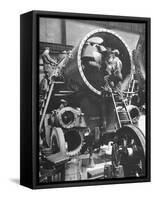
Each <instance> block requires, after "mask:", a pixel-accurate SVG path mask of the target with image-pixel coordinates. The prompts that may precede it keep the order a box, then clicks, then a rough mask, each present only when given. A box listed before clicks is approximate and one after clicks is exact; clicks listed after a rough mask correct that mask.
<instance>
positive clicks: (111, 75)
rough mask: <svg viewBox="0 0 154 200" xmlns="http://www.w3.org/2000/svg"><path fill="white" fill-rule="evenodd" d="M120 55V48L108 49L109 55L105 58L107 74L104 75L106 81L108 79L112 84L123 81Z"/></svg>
mask: <svg viewBox="0 0 154 200" xmlns="http://www.w3.org/2000/svg"><path fill="white" fill-rule="evenodd" d="M118 55H119V50H118V49H115V50H111V49H110V48H109V49H107V56H106V59H105V63H106V73H107V75H106V76H105V77H104V79H105V81H108V83H109V84H110V86H117V85H118V84H119V83H120V81H122V73H121V70H122V62H121V60H120V58H119V57H118Z"/></svg>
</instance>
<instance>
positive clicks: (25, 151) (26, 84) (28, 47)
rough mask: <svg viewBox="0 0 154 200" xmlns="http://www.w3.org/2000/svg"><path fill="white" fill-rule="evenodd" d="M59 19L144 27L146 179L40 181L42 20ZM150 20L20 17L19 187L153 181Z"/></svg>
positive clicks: (66, 15) (37, 14)
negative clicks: (40, 54) (39, 113)
mask: <svg viewBox="0 0 154 200" xmlns="http://www.w3.org/2000/svg"><path fill="white" fill-rule="evenodd" d="M40 17H44V18H60V19H65V18H67V19H75V20H96V21H103V20H105V21H112V22H124V23H127V22H130V23H145V41H146V45H145V48H146V66H147V68H146V105H147V109H146V175H145V176H144V177H140V178H138V177H136V178H134V177H133V178H132V177H129V178H122V179H121V178H116V179H110V180H107V179H106V180H101V179H100V180H83V181H69V182H56V183H52V184H40V183H39V181H38V177H39V170H38V168H39V159H38V152H39V137H38V132H39V130H38V128H39V126H38V124H39V116H38V105H39V102H38V93H39V84H38V83H39V76H38V74H39V70H38V67H37V66H38V65H39V57H38V55H39V51H40V50H39V18H40ZM150 43H151V19H150V18H145V17H127V16H110V15H94V14H81V13H65V12H50V11H31V12H28V13H25V14H22V15H21V16H20V66H21V68H20V184H21V185H23V186H26V187H29V188H33V189H40V188H56V187H73V186H90V185H104V184H119V183H120V184H121V183H137V182H149V181H150V179H151V175H150V174H151V168H150V164H151V151H150V148H151V136H150V120H151V118H150V115H151V111H150V104H151V102H150V99H151V95H150V90H151V84H150V81H151V71H150V68H151V67H150V66H151V63H150V60H151V45H150Z"/></svg>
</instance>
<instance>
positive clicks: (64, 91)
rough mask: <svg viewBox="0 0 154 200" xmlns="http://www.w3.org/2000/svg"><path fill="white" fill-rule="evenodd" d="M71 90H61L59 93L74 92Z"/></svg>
mask: <svg viewBox="0 0 154 200" xmlns="http://www.w3.org/2000/svg"><path fill="white" fill-rule="evenodd" d="M73 92H74V91H71V90H60V91H59V93H73Z"/></svg>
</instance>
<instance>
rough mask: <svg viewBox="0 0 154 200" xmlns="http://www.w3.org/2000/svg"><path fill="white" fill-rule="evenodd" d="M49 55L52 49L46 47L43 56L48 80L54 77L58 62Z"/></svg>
mask: <svg viewBox="0 0 154 200" xmlns="http://www.w3.org/2000/svg"><path fill="white" fill-rule="evenodd" d="M49 53H50V48H49V47H46V48H45V50H44V51H43V53H42V55H41V57H42V60H43V66H44V74H45V75H47V77H48V78H50V77H51V76H52V74H53V71H54V70H55V66H56V65H57V62H56V61H55V60H54V59H53V58H51V56H50V54H49Z"/></svg>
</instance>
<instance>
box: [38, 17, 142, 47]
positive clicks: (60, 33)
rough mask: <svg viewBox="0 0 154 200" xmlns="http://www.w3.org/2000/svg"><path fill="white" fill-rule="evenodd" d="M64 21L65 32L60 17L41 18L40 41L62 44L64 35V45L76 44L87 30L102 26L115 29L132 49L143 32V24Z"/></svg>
mask: <svg viewBox="0 0 154 200" xmlns="http://www.w3.org/2000/svg"><path fill="white" fill-rule="evenodd" d="M64 23H65V24H64V25H65V30H66V31H65V33H64V30H63V27H64V26H62V21H61V20H60V19H56V18H54V19H53V18H41V19H40V42H49V43H58V44H63V40H62V38H63V37H66V38H65V43H66V45H73V46H76V45H77V44H78V43H79V42H80V41H81V40H82V39H83V37H84V36H85V35H86V34H87V33H88V32H90V31H92V30H94V29H97V28H102V27H103V28H108V29H111V30H113V31H115V32H116V33H117V34H118V35H119V36H121V37H122V38H123V40H124V41H125V42H126V44H127V45H128V47H129V48H130V50H131V51H132V50H133V49H134V48H135V47H136V44H137V41H138V39H139V36H140V34H144V33H143V32H144V28H143V26H144V25H143V24H135V23H134V24H132V23H120V22H118V23H117V22H98V21H89V20H87V21H82V20H65V21H64ZM64 45H65V44H64Z"/></svg>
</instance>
